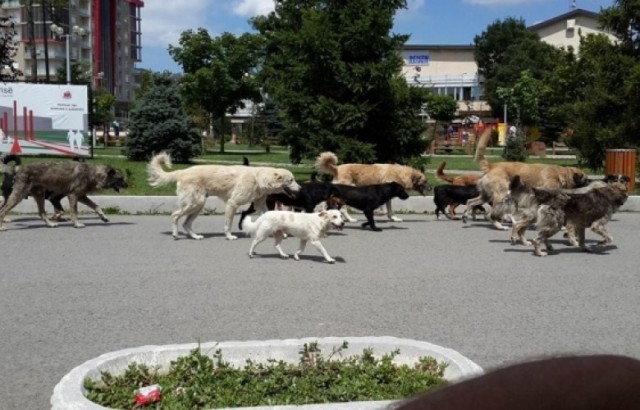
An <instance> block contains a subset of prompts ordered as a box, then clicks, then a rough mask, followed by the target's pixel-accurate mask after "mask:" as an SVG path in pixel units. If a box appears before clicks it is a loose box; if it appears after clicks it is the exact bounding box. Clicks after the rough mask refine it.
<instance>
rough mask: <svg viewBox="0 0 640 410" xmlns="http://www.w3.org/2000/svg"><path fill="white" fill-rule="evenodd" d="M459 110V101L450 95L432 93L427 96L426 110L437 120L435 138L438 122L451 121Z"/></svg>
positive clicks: (434, 128) (434, 130) (434, 129)
mask: <svg viewBox="0 0 640 410" xmlns="http://www.w3.org/2000/svg"><path fill="white" fill-rule="evenodd" d="M457 110H458V103H457V102H456V100H454V99H453V97H451V96H449V95H434V94H430V95H429V96H428V97H427V106H426V108H425V111H426V112H427V114H429V117H430V118H432V119H434V120H435V124H434V126H433V138H435V134H436V129H437V128H438V122H444V123H449V122H451V121H452V120H453V119H454V118H455V116H456V111H457Z"/></svg>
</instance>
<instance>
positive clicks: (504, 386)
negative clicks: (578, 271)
mask: <svg viewBox="0 0 640 410" xmlns="http://www.w3.org/2000/svg"><path fill="white" fill-rule="evenodd" d="M639 374H640V361H639V360H637V359H633V358H630V357H625V356H614V355H595V356H570V357H556V358H551V359H542V360H536V361H531V362H526V363H518V364H514V365H511V366H508V367H505V368H502V369H497V370H494V371H492V372H490V373H487V374H485V375H483V376H479V377H475V378H472V379H468V380H465V381H462V382H459V383H456V384H453V385H451V386H449V387H444V388H442V389H439V390H436V391H434V392H431V393H426V394H423V395H421V396H419V397H417V398H414V399H412V400H408V401H407V402H405V403H402V404H400V405H399V406H396V407H394V408H395V409H396V410H461V409H465V410H466V409H473V410H516V409H517V410H603V409H615V410H636V409H638V408H640V377H639V376H638V375H639Z"/></svg>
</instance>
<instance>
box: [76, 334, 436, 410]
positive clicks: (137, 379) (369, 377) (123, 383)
mask: <svg viewBox="0 0 640 410" xmlns="http://www.w3.org/2000/svg"><path fill="white" fill-rule="evenodd" d="M345 348H347V343H346V342H344V343H343V345H342V347H340V348H337V349H333V351H332V353H331V354H330V355H329V357H324V356H323V355H322V354H321V352H320V349H319V348H318V345H317V343H309V344H304V345H303V346H302V348H301V349H300V352H299V353H300V360H299V362H298V363H297V364H289V363H286V362H283V361H276V360H273V359H271V360H268V361H267V363H255V362H253V361H251V360H247V362H246V364H245V366H244V367H243V368H242V369H238V368H234V367H232V366H231V365H230V364H228V363H226V362H224V361H223V360H222V353H221V351H220V350H217V351H216V352H215V354H214V355H213V357H210V356H208V355H205V354H202V352H201V351H200V349H195V350H193V351H192V352H191V354H189V355H187V356H183V357H180V358H178V359H177V360H175V361H173V362H171V366H170V369H169V370H168V372H166V373H161V372H159V371H158V370H157V369H155V370H154V369H150V368H149V367H148V366H145V365H143V364H135V363H132V364H130V365H129V367H128V368H127V370H126V371H125V373H124V374H123V375H121V376H118V377H114V376H112V375H111V374H110V373H108V372H103V373H102V378H101V380H100V381H97V382H93V381H91V380H89V379H87V380H85V383H84V386H85V388H86V396H87V398H88V399H89V400H91V401H93V402H95V403H98V404H100V405H102V406H105V407H110V408H120V409H133V408H136V406H135V402H134V397H135V392H136V390H137V389H138V388H140V387H143V386H149V385H153V384H159V385H160V386H161V389H162V390H161V391H162V400H161V401H160V402H158V403H155V404H152V405H150V406H149V407H148V408H151V409H160V408H162V409H199V408H220V407H240V406H275V405H287V404H298V405H300V404H311V403H328V402H350V401H365V400H393V399H402V398H406V397H409V396H412V395H415V394H417V393H420V392H424V391H426V390H428V389H431V388H433V387H435V386H440V385H443V384H444V383H446V382H445V380H444V378H443V375H444V369H445V367H446V364H439V363H437V362H436V360H435V359H433V358H430V357H429V358H426V357H423V358H420V359H419V361H418V362H417V363H416V364H414V365H413V366H408V365H406V364H404V365H396V364H394V363H393V360H394V358H395V356H397V355H398V354H399V351H395V352H392V353H389V354H386V355H384V356H382V357H381V358H379V359H378V358H375V357H374V356H373V353H372V351H371V350H370V349H365V350H363V352H362V355H356V356H352V357H347V358H344V359H340V360H335V359H333V357H334V356H335V355H338V354H340V353H341V352H342V350H343V349H345Z"/></svg>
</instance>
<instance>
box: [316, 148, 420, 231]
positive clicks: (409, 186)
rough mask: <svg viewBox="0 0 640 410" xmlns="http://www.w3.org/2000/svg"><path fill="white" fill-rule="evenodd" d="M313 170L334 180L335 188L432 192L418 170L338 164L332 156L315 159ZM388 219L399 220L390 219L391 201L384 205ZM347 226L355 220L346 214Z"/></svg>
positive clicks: (392, 217)
mask: <svg viewBox="0 0 640 410" xmlns="http://www.w3.org/2000/svg"><path fill="white" fill-rule="evenodd" d="M315 167H316V169H317V170H318V171H320V172H323V173H325V174H329V175H331V176H332V177H333V183H334V184H342V185H352V186H366V185H376V184H384V183H388V182H397V183H398V184H400V185H401V186H402V187H403V188H404V189H406V190H414V191H418V192H419V193H420V194H422V195H424V194H425V192H428V191H431V185H429V182H428V181H427V178H426V177H425V175H424V174H423V173H422V172H420V171H419V170H417V169H415V168H412V167H409V166H406V165H399V164H341V165H338V157H337V156H336V154H334V153H333V152H329V151H327V152H323V153H322V154H320V155H319V156H318V158H317V159H316V164H315ZM386 206H387V217H388V218H389V219H390V220H392V221H395V222H400V221H402V219H400V218H397V217H395V216H393V211H392V209H391V201H389V202H387V203H386ZM345 217H346V218H347V220H349V222H355V219H354V218H352V217H351V216H349V215H348V214H347V213H346V212H345Z"/></svg>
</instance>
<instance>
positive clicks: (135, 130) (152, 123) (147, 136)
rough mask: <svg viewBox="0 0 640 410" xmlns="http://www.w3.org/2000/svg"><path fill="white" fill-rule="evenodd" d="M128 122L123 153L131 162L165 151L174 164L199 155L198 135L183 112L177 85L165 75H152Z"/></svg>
mask: <svg viewBox="0 0 640 410" xmlns="http://www.w3.org/2000/svg"><path fill="white" fill-rule="evenodd" d="M129 119H130V125H129V134H128V136H127V140H126V142H125V147H124V150H123V151H124V154H125V155H126V156H127V158H129V159H131V160H135V161H146V160H148V159H149V158H151V156H152V155H153V154H154V153H158V152H160V151H169V152H170V153H171V158H172V159H173V160H174V161H175V162H177V163H180V162H182V163H184V162H188V161H190V160H191V158H193V157H195V156H196V155H198V153H199V152H200V136H199V135H198V132H197V130H196V129H195V128H194V127H193V123H192V121H191V118H190V117H189V116H188V115H187V114H186V113H185V111H184V108H183V102H182V98H181V96H180V91H179V84H178V83H177V82H176V81H175V80H174V79H173V78H172V77H171V74H170V73H168V72H165V73H160V74H154V76H153V84H152V86H151V87H150V88H149V89H148V90H147V92H146V93H145V94H144V96H142V97H141V98H139V99H137V100H136V101H135V104H134V107H133V109H132V110H131V113H130V115H129Z"/></svg>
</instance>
